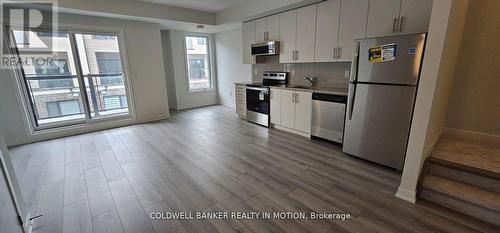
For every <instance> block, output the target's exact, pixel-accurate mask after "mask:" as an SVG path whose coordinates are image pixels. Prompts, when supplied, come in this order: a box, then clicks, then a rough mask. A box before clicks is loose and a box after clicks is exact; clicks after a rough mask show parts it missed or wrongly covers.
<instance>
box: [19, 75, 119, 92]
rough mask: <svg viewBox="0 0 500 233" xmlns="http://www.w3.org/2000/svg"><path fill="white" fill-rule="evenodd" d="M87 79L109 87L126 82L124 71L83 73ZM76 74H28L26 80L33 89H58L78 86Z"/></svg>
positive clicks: (95, 83) (100, 85)
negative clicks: (36, 83) (35, 82)
mask: <svg viewBox="0 0 500 233" xmlns="http://www.w3.org/2000/svg"><path fill="white" fill-rule="evenodd" d="M83 77H84V78H88V79H87V80H92V81H93V83H94V85H95V86H99V87H104V88H107V87H108V86H120V85H123V84H124V82H123V81H124V80H123V73H102V74H86V75H83ZM76 78H77V76H76V75H73V74H50V75H46V74H27V75H26V80H27V81H28V82H29V84H30V88H31V90H32V91H37V90H57V89H68V88H76V87H78V86H77V85H75V81H74V80H75V79H76ZM31 81H38V85H32V83H31Z"/></svg>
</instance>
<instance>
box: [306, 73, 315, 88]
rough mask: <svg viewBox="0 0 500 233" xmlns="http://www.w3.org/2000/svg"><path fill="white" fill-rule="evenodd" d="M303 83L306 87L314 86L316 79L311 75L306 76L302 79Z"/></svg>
mask: <svg viewBox="0 0 500 233" xmlns="http://www.w3.org/2000/svg"><path fill="white" fill-rule="evenodd" d="M304 83H305V84H306V85H307V86H314V84H316V78H315V77H314V76H312V75H306V77H305V78H304Z"/></svg>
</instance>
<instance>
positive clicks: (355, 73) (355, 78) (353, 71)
mask: <svg viewBox="0 0 500 233" xmlns="http://www.w3.org/2000/svg"><path fill="white" fill-rule="evenodd" d="M355 46H356V48H355V50H354V51H355V52H354V58H353V61H352V66H351V77H350V78H349V81H350V82H356V81H358V69H359V67H358V64H359V49H360V48H359V47H360V46H361V45H360V42H359V41H356V44H355Z"/></svg>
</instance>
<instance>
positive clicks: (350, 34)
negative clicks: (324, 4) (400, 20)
mask: <svg viewBox="0 0 500 233" xmlns="http://www.w3.org/2000/svg"><path fill="white" fill-rule="evenodd" d="M368 4H369V0H342V5H341V10H340V26H339V37H338V38H339V41H338V47H339V48H338V50H337V57H338V59H337V61H351V60H352V54H353V47H354V40H356V39H362V38H365V36H366V21H367V17H368ZM318 10H319V8H318Z"/></svg>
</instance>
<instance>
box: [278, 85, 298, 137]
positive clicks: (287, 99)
mask: <svg viewBox="0 0 500 233" xmlns="http://www.w3.org/2000/svg"><path fill="white" fill-rule="evenodd" d="M294 96H295V92H294V91H289V90H282V91H281V125H282V126H285V127H288V128H294V124H295V102H294V100H293V97H294Z"/></svg>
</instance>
